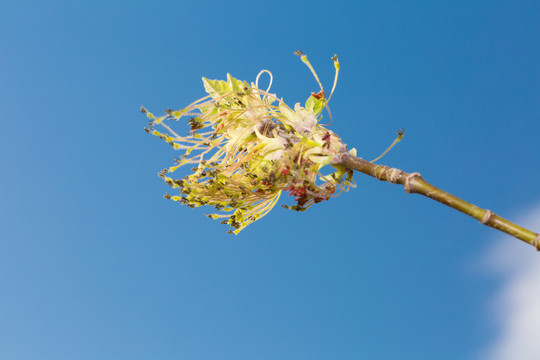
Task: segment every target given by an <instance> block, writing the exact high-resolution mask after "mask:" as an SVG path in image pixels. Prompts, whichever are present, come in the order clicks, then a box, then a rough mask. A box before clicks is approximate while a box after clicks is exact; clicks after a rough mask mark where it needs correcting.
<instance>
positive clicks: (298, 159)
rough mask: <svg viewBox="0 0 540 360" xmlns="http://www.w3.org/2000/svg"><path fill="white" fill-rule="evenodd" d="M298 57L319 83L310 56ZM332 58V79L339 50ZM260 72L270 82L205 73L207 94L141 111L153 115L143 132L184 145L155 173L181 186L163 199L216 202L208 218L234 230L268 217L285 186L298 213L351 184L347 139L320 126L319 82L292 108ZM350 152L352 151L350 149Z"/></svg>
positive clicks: (199, 203) (322, 95)
mask: <svg viewBox="0 0 540 360" xmlns="http://www.w3.org/2000/svg"><path fill="white" fill-rule="evenodd" d="M298 55H300V57H301V59H302V61H303V62H304V63H305V64H306V65H308V67H309V68H310V69H311V70H312V72H313V74H314V75H315V78H316V79H317V81H318V82H319V80H318V78H317V75H316V73H315V71H314V70H313V68H312V67H311V64H310V63H309V61H308V60H307V57H306V56H305V55H304V54H302V53H299V54H298ZM333 60H334V65H335V68H336V80H337V74H338V70H339V62H338V59H337V56H334V57H333ZM263 73H267V74H268V75H270V85H271V80H272V74H271V73H270V72H269V71H267V70H263V71H261V72H260V73H259V75H258V76H257V79H256V81H255V83H251V84H248V83H247V82H246V81H240V80H237V79H235V78H233V77H232V76H231V75H227V81H222V80H209V79H206V78H203V83H204V87H205V90H206V92H207V93H208V96H206V97H204V98H202V99H199V100H197V101H196V102H194V103H192V104H190V105H189V106H187V107H186V108H184V109H181V110H166V115H164V116H161V117H156V116H154V115H153V114H152V113H150V112H148V111H147V110H146V109H145V108H142V109H141V110H142V112H143V113H145V114H146V115H147V116H148V118H149V119H150V123H149V126H148V127H147V128H146V129H145V130H146V131H147V132H148V133H150V134H152V135H155V136H158V137H159V138H161V139H163V140H165V141H166V142H168V143H169V144H170V145H172V146H173V148H174V149H176V150H182V151H183V155H181V156H180V157H179V158H177V159H175V161H176V163H175V165H174V166H171V167H169V168H168V169H164V170H162V171H161V172H160V173H159V176H160V177H162V178H163V179H164V180H165V182H166V183H167V184H168V185H170V186H171V187H172V188H175V189H176V188H177V189H178V190H179V194H178V195H169V194H166V195H165V197H166V198H168V199H172V200H174V201H178V202H180V203H182V204H185V205H187V206H189V207H198V206H202V205H210V206H213V207H215V208H216V209H217V210H219V211H222V212H223V213H221V214H211V215H208V216H209V217H211V218H214V219H217V218H222V219H223V220H222V223H224V224H228V225H229V226H230V227H231V230H229V232H231V233H234V234H237V233H238V232H240V231H241V230H242V229H243V228H245V227H246V226H247V225H249V224H251V223H252V222H254V221H256V220H258V219H260V218H261V217H263V216H264V215H266V214H267V213H268V212H269V211H270V210H271V209H272V208H273V207H274V206H275V204H276V203H277V201H278V199H279V196H280V194H281V192H282V191H286V192H288V193H289V195H291V196H293V197H294V200H295V201H296V205H294V206H286V207H287V208H289V209H293V210H299V211H303V210H305V209H307V208H308V207H309V206H311V205H312V204H315V203H319V202H321V201H323V200H328V199H329V198H330V197H332V196H336V195H337V194H338V193H339V192H340V191H341V190H343V189H347V188H348V187H349V186H351V185H354V184H353V182H352V172H351V171H350V170H348V169H345V168H344V167H342V166H340V165H339V156H340V154H342V153H344V152H347V147H346V145H345V144H343V142H342V141H341V139H340V138H339V137H338V136H337V135H336V134H335V133H334V132H332V131H330V130H328V129H326V128H325V127H323V126H322V125H320V124H319V121H320V120H321V118H322V115H321V113H322V111H323V110H324V109H325V108H326V107H327V103H328V101H329V99H326V95H325V93H324V91H323V89H322V86H321V91H320V92H318V93H316V94H315V93H313V94H312V95H311V96H310V97H309V98H308V99H307V101H306V104H305V106H301V105H300V104H296V105H295V106H294V108H290V107H289V106H287V105H286V104H285V103H284V102H283V100H282V99H279V98H277V97H276V96H275V95H274V94H270V93H269V92H268V91H269V89H270V86H269V87H268V89H266V90H261V89H259V86H258V80H259V77H260V76H261V74H263ZM335 83H336V81H334V88H335ZM319 85H320V82H319ZM334 88H333V89H332V93H333V90H334ZM331 96H332V94H330V97H331ZM183 118H187V119H188V121H187V123H188V124H189V127H190V129H189V131H188V133H187V134H186V135H184V136H181V135H179V134H178V133H177V132H176V131H175V130H173V128H174V126H172V123H173V122H177V121H179V120H181V119H183ZM158 126H160V128H159V129H160V130H158V129H157V127H158ZM350 152H351V153H353V155H354V154H355V150H354V149H353V150H351V151H350ZM188 164H193V165H192V166H193V168H192V173H191V174H190V175H188V176H185V177H183V178H182V179H174V178H172V177H171V173H173V172H174V171H176V170H177V169H178V168H180V167H181V166H185V165H188ZM325 165H332V166H333V167H334V168H335V171H334V172H333V173H331V174H330V175H326V176H323V175H322V174H321V173H320V170H321V168H322V167H324V166H325ZM231 213H232V214H231Z"/></svg>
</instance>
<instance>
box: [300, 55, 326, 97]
mask: <svg viewBox="0 0 540 360" xmlns="http://www.w3.org/2000/svg"><path fill="white" fill-rule="evenodd" d="M294 54H295V55H298V56H300V60H302V62H303V63H304V64H306V65H307V67H308V68H309V70H311V73H312V74H313V76H314V77H315V80H317V84H319V87H320V88H321V91H324V89H323V86H322V84H321V81H320V80H319V77H318V76H317V73H316V72H315V69H314V68H313V66H311V63H310V62H309V60H308V58H307V55H306V54H304V53H303V52H302V50H297V51H295V53H294Z"/></svg>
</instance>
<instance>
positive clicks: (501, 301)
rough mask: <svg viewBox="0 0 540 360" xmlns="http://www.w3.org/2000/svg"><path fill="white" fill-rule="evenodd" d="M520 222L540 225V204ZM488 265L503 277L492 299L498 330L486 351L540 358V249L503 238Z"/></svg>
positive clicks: (494, 358)
mask: <svg viewBox="0 0 540 360" xmlns="http://www.w3.org/2000/svg"><path fill="white" fill-rule="evenodd" d="M517 223H518V224H520V225H523V226H525V227H527V228H529V229H531V230H533V231H538V230H539V229H540V206H537V207H536V208H535V209H532V210H531V211H530V212H528V213H527V214H526V215H525V216H522V217H521V219H518V221H517ZM488 268H489V270H490V271H491V272H495V273H496V274H497V276H499V277H500V278H501V280H502V282H501V286H500V288H499V289H498V290H497V291H496V293H495V295H494V297H493V298H492V299H491V300H489V301H488V306H489V309H490V315H491V316H492V317H493V320H494V323H495V326H496V329H497V331H496V334H495V337H494V339H493V340H492V342H491V343H490V344H489V345H488V347H487V348H486V349H485V351H484V352H483V358H486V359H490V360H515V359H519V360H539V359H540V252H537V251H535V250H534V248H533V247H531V246H530V245H527V244H525V243H522V244H520V243H519V240H515V239H512V238H509V237H508V236H506V237H504V238H499V239H498V240H497V241H496V243H495V245H494V247H493V249H492V252H491V255H490V257H489V261H488Z"/></svg>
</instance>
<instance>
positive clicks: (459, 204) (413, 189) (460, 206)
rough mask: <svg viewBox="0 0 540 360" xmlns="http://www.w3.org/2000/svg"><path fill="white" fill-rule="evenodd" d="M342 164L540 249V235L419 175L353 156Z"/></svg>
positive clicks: (348, 157) (343, 157)
mask: <svg viewBox="0 0 540 360" xmlns="http://www.w3.org/2000/svg"><path fill="white" fill-rule="evenodd" d="M341 165H343V166H345V167H346V168H349V169H351V170H356V171H359V172H361V173H364V174H366V175H369V176H372V177H374V178H377V179H379V180H381V181H387V182H390V183H393V184H400V185H403V187H404V188H405V191H406V192H408V193H416V194H420V195H424V196H427V197H429V198H431V199H433V200H435V201H438V202H440V203H442V204H444V205H447V206H450V207H451V208H454V209H456V210H458V211H461V212H462V213H464V214H466V215H469V216H470V217H473V218H475V219H477V220H479V221H480V222H481V223H482V224H484V225H486V226H489V227H492V228H495V229H497V230H500V231H502V232H505V233H507V234H509V235H512V236H514V237H516V238H518V239H520V240H523V241H525V242H526V243H528V244H530V245H532V246H534V247H535V248H536V249H537V250H540V235H539V234H537V233H534V232H532V231H530V230H527V229H525V228H523V227H521V226H519V225H517V224H514V223H513V222H511V221H509V220H507V219H505V218H503V217H501V216H499V215H497V214H495V213H493V212H492V211H491V210H486V209H482V208H479V207H478V206H476V205H473V204H471V203H469V202H467V201H465V200H463V199H460V198H458V197H456V196H454V195H452V194H449V193H447V192H446V191H444V190H441V189H439V188H436V187H435V186H433V185H431V184H430V183H428V182H427V181H425V180H424V179H423V178H422V176H420V174H419V173H410V174H409V173H406V172H404V171H402V170H399V169H395V168H390V167H388V166H384V165H377V164H374V163H371V162H369V161H366V160H364V159H360V158H357V157H355V156H352V155H350V154H343V155H342V157H341Z"/></svg>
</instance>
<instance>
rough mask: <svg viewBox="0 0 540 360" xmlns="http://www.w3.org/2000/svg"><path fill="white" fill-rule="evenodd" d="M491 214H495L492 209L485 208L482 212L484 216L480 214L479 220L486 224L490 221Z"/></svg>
mask: <svg viewBox="0 0 540 360" xmlns="http://www.w3.org/2000/svg"><path fill="white" fill-rule="evenodd" d="M493 215H495V214H494V213H493V211H491V210H486V211H485V212H484V216H482V220H480V222H481V223H482V224H484V225H487V224H488V223H489V222H490V221H491V218H492V217H493Z"/></svg>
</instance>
